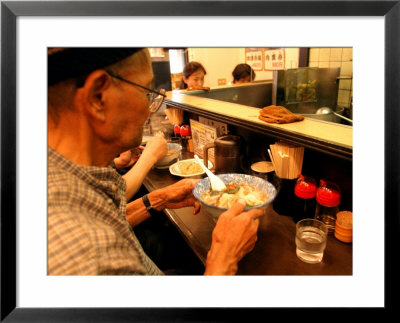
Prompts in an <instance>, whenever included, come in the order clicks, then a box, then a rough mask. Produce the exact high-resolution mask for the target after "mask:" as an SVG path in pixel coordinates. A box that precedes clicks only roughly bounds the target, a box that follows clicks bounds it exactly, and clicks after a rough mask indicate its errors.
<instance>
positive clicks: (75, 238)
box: [48, 48, 263, 275]
mask: <svg viewBox="0 0 400 323" xmlns="http://www.w3.org/2000/svg"><path fill="white" fill-rule="evenodd" d="M152 80H153V72H152V68H151V59H150V56H149V53H148V50H147V49H140V48H51V49H49V50H48V273H49V274H50V275H119V274H123V275H161V274H163V272H162V271H161V270H160V269H159V268H157V266H156V265H155V264H154V263H153V262H152V261H151V259H149V257H148V256H147V255H146V254H145V252H144V251H143V249H142V247H141V245H140V243H139V242H138V240H137V238H136V237H135V234H134V232H133V230H132V227H134V226H135V225H137V224H139V223H141V222H143V221H144V220H146V219H148V218H149V217H150V216H151V214H152V213H153V212H154V210H157V211H161V210H163V209H164V208H171V209H173V208H181V207H187V206H193V207H194V211H193V213H194V214H195V213H197V212H198V211H199V208H200V206H199V203H198V202H197V201H196V200H195V198H194V196H193V195H192V189H193V187H194V185H195V184H196V182H197V181H196V180H190V179H184V180H181V181H179V182H177V183H175V184H174V185H171V186H168V187H165V188H163V189H159V190H155V191H153V192H150V193H149V194H147V195H145V196H144V197H143V198H140V199H137V200H135V201H132V202H130V203H128V204H127V203H126V188H127V187H129V185H130V183H129V180H128V179H126V180H125V179H124V178H122V177H121V176H120V175H119V174H118V173H117V172H116V170H115V169H114V168H112V167H110V166H109V165H110V163H111V162H112V161H113V159H114V158H115V157H116V156H118V155H119V154H121V153H123V152H125V151H127V150H129V149H132V148H134V147H137V146H139V145H140V143H141V140H142V129H143V124H144V123H145V120H146V118H147V117H148V116H149V113H150V112H151V111H154V110H155V109H157V106H159V103H160V102H157V100H159V98H160V96H159V95H160V93H157V91H154V90H152V89H150V88H149V87H150V86H151V84H152ZM243 210H244V203H241V202H238V203H236V204H235V205H234V206H233V207H232V208H231V209H230V210H228V211H226V212H225V213H224V214H223V215H221V217H220V219H219V221H218V223H217V224H216V227H215V229H214V231H213V236H212V244H211V248H210V251H209V253H208V255H207V261H206V267H205V273H204V274H206V275H230V274H235V273H236V271H237V263H238V261H239V260H240V259H241V258H242V257H243V256H244V255H245V254H247V253H248V252H249V251H251V250H252V249H253V247H254V244H255V241H256V239H257V235H256V234H257V228H258V222H259V221H258V217H260V216H261V215H262V214H263V211H261V210H251V211H248V212H243Z"/></svg>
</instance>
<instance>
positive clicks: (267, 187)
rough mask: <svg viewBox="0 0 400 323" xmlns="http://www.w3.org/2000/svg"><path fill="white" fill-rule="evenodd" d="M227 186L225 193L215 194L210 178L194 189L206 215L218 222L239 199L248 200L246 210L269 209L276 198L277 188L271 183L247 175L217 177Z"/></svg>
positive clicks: (199, 183) (194, 193)
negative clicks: (221, 215)
mask: <svg viewBox="0 0 400 323" xmlns="http://www.w3.org/2000/svg"><path fill="white" fill-rule="evenodd" d="M217 176H218V177H219V178H221V179H222V181H223V182H224V183H225V185H227V189H228V190H227V191H225V192H213V191H211V187H210V180H209V179H208V177H206V178H204V179H202V180H201V181H200V182H198V183H197V184H196V186H195V187H194V189H193V195H194V196H195V198H196V199H197V200H198V201H199V202H200V204H201V207H202V209H203V210H205V211H206V213H207V214H208V215H209V216H210V217H211V218H212V219H213V220H214V221H215V222H217V220H218V218H219V216H220V214H221V213H222V212H224V211H226V210H227V209H228V208H229V207H230V206H231V205H232V204H233V203H235V202H236V201H237V200H238V199H239V198H243V199H245V200H246V203H247V206H246V208H245V210H250V209H253V208H267V206H268V205H269V204H270V203H272V202H273V200H274V199H275V197H276V193H277V191H276V188H275V186H274V185H272V184H271V183H270V182H268V181H266V180H264V179H262V178H259V177H256V176H252V175H247V174H221V175H217Z"/></svg>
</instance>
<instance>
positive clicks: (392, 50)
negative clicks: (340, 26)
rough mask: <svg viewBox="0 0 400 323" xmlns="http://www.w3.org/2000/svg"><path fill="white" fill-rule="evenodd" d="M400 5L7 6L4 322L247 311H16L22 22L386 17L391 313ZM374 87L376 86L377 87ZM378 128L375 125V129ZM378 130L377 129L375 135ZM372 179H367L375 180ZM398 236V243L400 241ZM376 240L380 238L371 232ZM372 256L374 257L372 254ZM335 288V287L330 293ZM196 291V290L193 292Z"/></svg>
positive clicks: (214, 316)
mask: <svg viewBox="0 0 400 323" xmlns="http://www.w3.org/2000/svg"><path fill="white" fill-rule="evenodd" d="M399 2H400V1H399V0H396V1H86V2H85V1H70V2H69V1H63V2H60V1H2V2H1V94H2V95H1V286H0V289H1V294H0V296H1V312H0V314H1V317H0V319H1V322H91V321H97V322H128V321H140V322H141V321H153V322H166V321H177V322H190V321H198V322H200V321H213V322H221V321H229V322H234V321H243V322H248V321H249V320H251V319H250V318H251V317H253V318H256V317H257V316H258V315H262V314H265V313H264V312H263V310H264V309H245V308H235V309H232V308H157V310H155V309H154V308H18V307H16V299H17V293H16V270H17V268H16V190H17V183H16V161H17V156H16V134H17V133H16V131H17V129H16V85H17V83H16V82H17V80H16V54H17V49H16V35H17V30H16V19H17V17H18V16H383V17H384V19H385V112H384V113H385V133H384V137H385V155H384V158H385V161H384V165H385V173H384V174H385V179H384V181H385V184H384V187H385V192H384V193H385V198H384V201H385V206H384V210H385V307H384V308H385V309H386V310H391V309H394V306H396V304H394V303H393V298H394V295H395V293H394V292H395V290H396V287H397V286H399V284H398V282H399V278H398V276H399V275H398V274H397V273H396V272H395V270H396V268H397V266H395V265H394V264H393V263H394V261H395V260H394V259H395V257H393V255H397V254H398V247H399V244H398V242H397V241H396V239H397V238H398V236H399V227H400V225H399V223H400V221H399V202H398V199H399V196H400V195H399V187H398V186H399V165H400V164H399V155H400V149H399V148H400V147H399V126H398V122H399V121H400V118H399V111H400V104H399V97H400V94H399V93H400V91H399V89H400V76H399V75H400V74H399V68H400V66H399V61H400V59H399V57H400V48H399V44H400V3H399ZM371 81H373V80H371ZM371 127H372V128H373V125H371ZM372 130H373V129H372ZM368 175H370V174H367V175H366V176H368ZM394 237H396V239H395V240H393V238H394ZM371 238H373V233H371ZM371 257H373V256H372V255H371ZM327 288H328V287H327ZM193 292H195V291H193Z"/></svg>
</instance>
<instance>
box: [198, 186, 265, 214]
mask: <svg viewBox="0 0 400 323" xmlns="http://www.w3.org/2000/svg"><path fill="white" fill-rule="evenodd" d="M201 198H202V200H203V201H204V202H205V203H207V204H211V205H214V206H218V207H224V208H230V207H231V206H232V205H233V204H234V203H236V202H237V201H238V200H239V199H244V200H245V201H246V206H247V207H253V206H258V205H261V204H264V203H266V202H268V196H267V195H266V194H265V193H264V192H263V191H261V190H260V189H258V188H256V187H253V186H249V185H247V184H227V185H226V190H224V191H212V190H211V189H209V190H207V191H205V192H204V193H203V195H202V197H201Z"/></svg>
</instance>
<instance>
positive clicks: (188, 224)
mask: <svg viewBox="0 0 400 323" xmlns="http://www.w3.org/2000/svg"><path fill="white" fill-rule="evenodd" d="M178 180H180V178H179V177H176V176H173V175H171V174H170V173H169V171H168V170H158V169H153V170H151V171H150V172H149V174H148V175H147V177H146V179H145V181H144V186H145V187H146V188H147V190H149V191H152V190H154V189H157V188H161V187H164V186H167V185H170V184H172V183H174V182H176V181H178ZM192 211H193V208H182V209H177V210H169V209H167V210H165V211H164V212H165V214H166V215H167V217H168V218H169V220H170V221H171V222H172V223H173V224H174V225H175V226H176V228H177V229H178V231H179V232H180V233H181V235H182V236H183V238H184V239H185V241H186V242H187V243H188V245H189V246H190V247H191V248H192V250H193V252H194V253H195V254H196V255H197V257H198V258H199V259H200V260H201V261H202V262H203V264H204V263H205V260H206V257H207V252H208V250H209V248H210V246H211V233H212V230H213V229H214V226H215V223H214V221H213V220H212V219H211V218H210V217H209V216H208V215H207V214H206V213H205V212H203V211H202V210H201V211H200V213H198V214H196V215H193V213H192ZM295 231H296V229H295V223H294V221H293V220H292V218H291V217H288V216H281V215H279V214H277V213H276V212H275V211H274V210H273V208H272V205H270V207H269V209H268V211H267V214H266V215H265V216H264V217H262V218H261V220H260V227H259V232H258V240H257V243H256V245H255V248H254V250H253V251H252V252H250V253H249V254H248V255H246V256H245V257H244V258H243V259H242V260H241V261H240V263H239V268H238V273H237V274H238V275H352V244H346V243H342V242H340V241H338V240H337V239H336V238H334V237H333V236H329V237H328V241H327V247H326V250H325V254H324V258H323V260H322V262H321V263H319V264H307V263H304V262H302V261H301V260H299V259H298V258H297V256H296V246H295Z"/></svg>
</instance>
